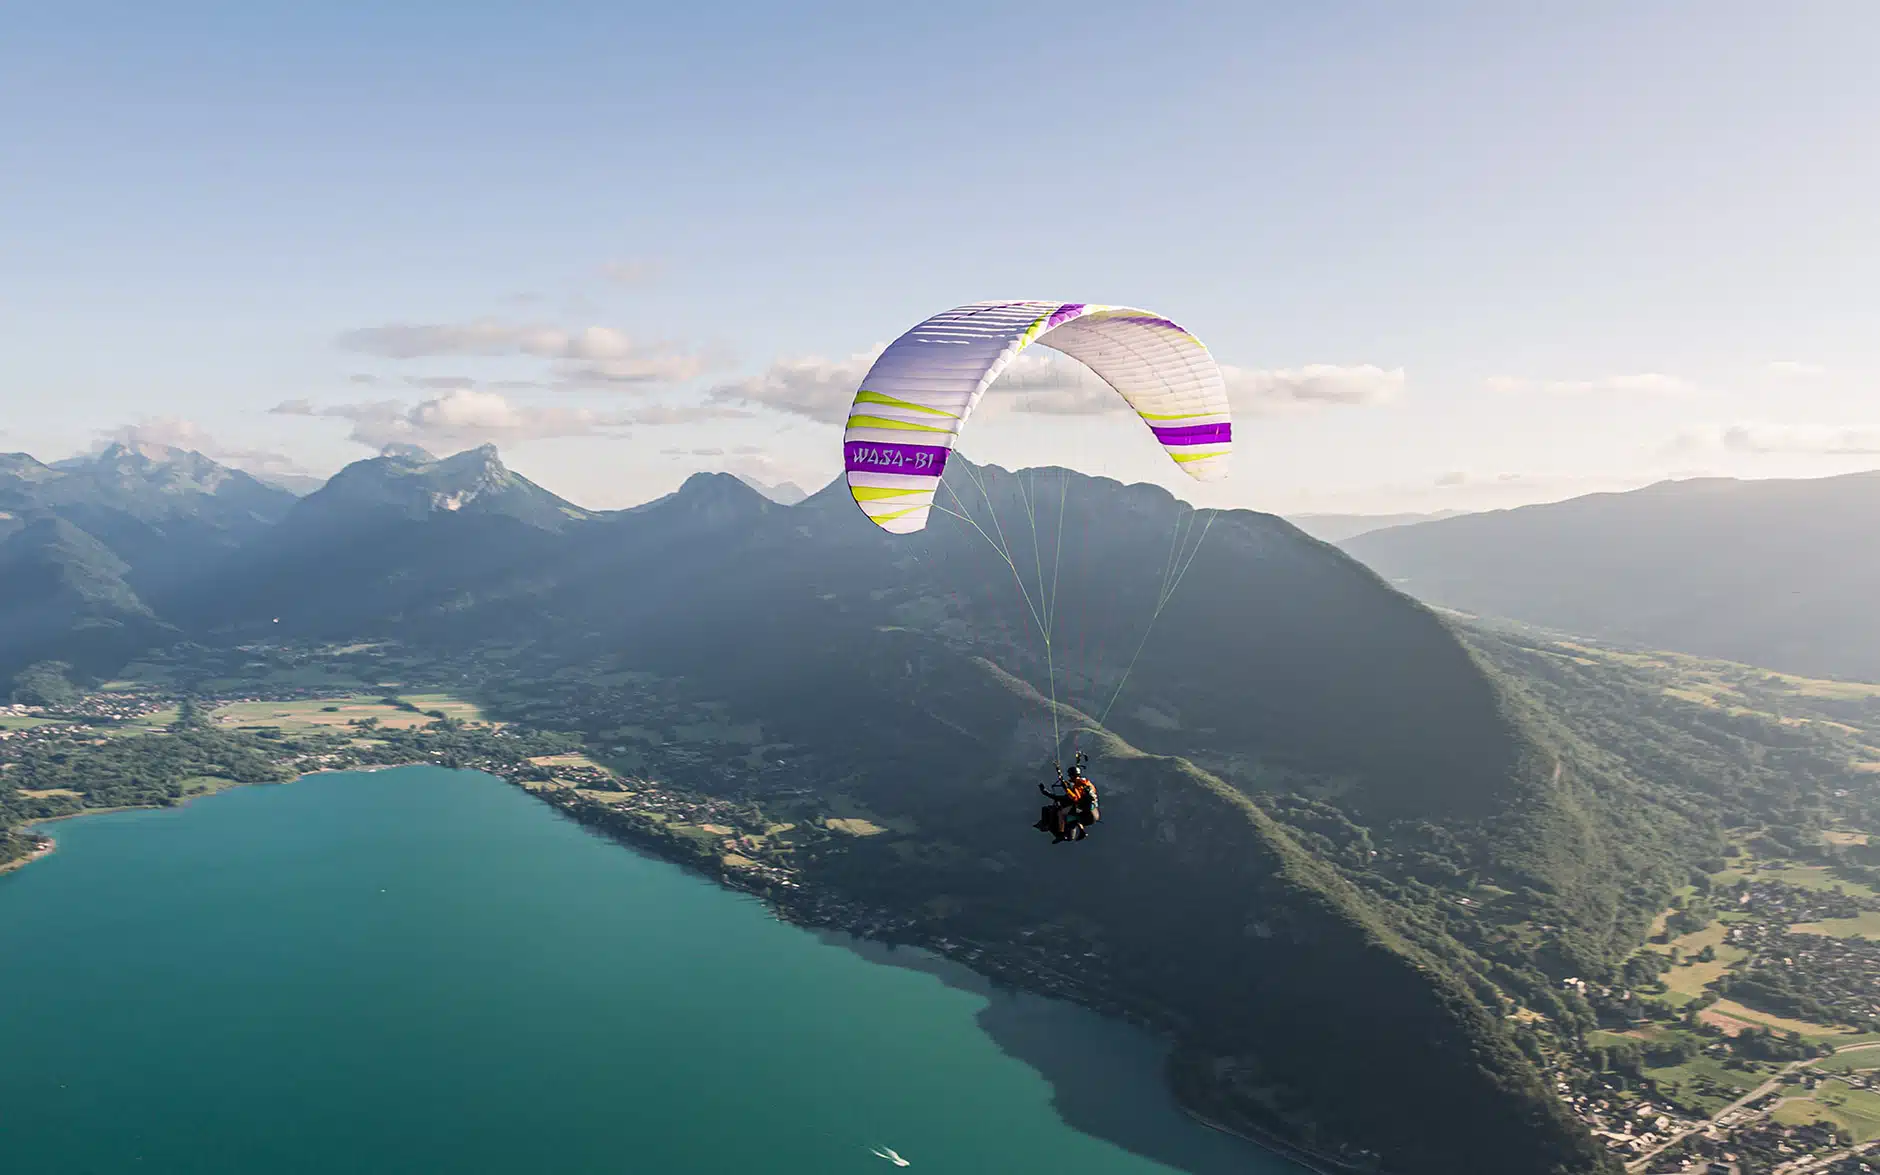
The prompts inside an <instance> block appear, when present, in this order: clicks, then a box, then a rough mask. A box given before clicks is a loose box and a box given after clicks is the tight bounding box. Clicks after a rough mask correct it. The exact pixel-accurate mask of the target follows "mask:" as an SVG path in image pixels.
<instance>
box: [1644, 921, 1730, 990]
mask: <svg viewBox="0 0 1880 1175" xmlns="http://www.w3.org/2000/svg"><path fill="white" fill-rule="evenodd" d="M1728 931H1729V927H1728V926H1726V925H1724V924H1723V923H1721V922H1713V923H1711V924H1710V925H1709V926H1706V927H1704V929H1702V930H1700V931H1698V932H1697V933H1695V934H1687V935H1684V936H1683V937H1682V938H1677V939H1673V940H1672V941H1671V943H1670V944H1669V945H1667V946H1665V947H1663V948H1653V949H1656V950H1658V951H1659V953H1660V954H1669V953H1670V950H1671V948H1672V947H1677V948H1679V950H1681V951H1682V952H1683V957H1684V958H1685V959H1686V960H1690V959H1692V958H1693V957H1694V956H1695V955H1696V954H1697V953H1698V952H1699V951H1701V950H1703V949H1704V948H1705V947H1710V948H1712V949H1713V950H1715V951H1716V953H1717V957H1716V958H1715V959H1714V960H1712V961H1711V962H1708V963H1696V962H1688V961H1687V962H1684V963H1680V964H1678V965H1676V966H1673V967H1672V968H1671V970H1669V971H1667V972H1665V974H1664V976H1663V978H1664V981H1665V986H1666V987H1668V988H1670V989H1671V991H1672V992H1673V993H1674V994H1676V995H1681V996H1686V997H1689V998H1691V999H1695V998H1696V997H1697V996H1700V995H1702V994H1703V993H1704V987H1705V986H1706V985H1707V984H1709V983H1711V982H1712V981H1714V980H1715V979H1716V978H1717V977H1718V976H1720V975H1722V974H1723V973H1724V972H1725V971H1728V970H1729V969H1730V966H1731V965H1732V964H1734V963H1738V962H1741V961H1742V960H1743V959H1744V958H1746V957H1747V956H1748V954H1749V952H1748V951H1745V950H1744V949H1743V948H1741V947H1733V946H1726V945H1724V941H1723V936H1724V935H1725V934H1726V933H1728Z"/></svg>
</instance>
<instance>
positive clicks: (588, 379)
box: [337, 320, 720, 386]
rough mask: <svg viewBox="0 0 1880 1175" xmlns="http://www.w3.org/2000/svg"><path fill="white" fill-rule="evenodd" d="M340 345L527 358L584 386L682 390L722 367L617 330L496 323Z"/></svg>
mask: <svg viewBox="0 0 1880 1175" xmlns="http://www.w3.org/2000/svg"><path fill="white" fill-rule="evenodd" d="M337 341H338V344H339V346H340V347H342V348H344V349H346V350H348V351H357V352H360V353H362V354H366V355H378V356H382V357H384V358H386V359H425V358H435V357H438V356H490V357H496V356H506V355H526V356H531V357H533V358H536V359H550V360H559V361H563V370H561V371H560V372H559V374H560V375H561V378H562V380H563V382H565V383H570V384H579V385H582V386H605V385H609V384H620V383H629V384H642V383H680V382H683V381H685V380H689V379H695V378H697V377H698V376H700V375H702V374H704V373H705V372H706V371H708V370H710V369H711V368H712V367H714V366H717V365H718V363H719V362H720V357H718V356H715V355H712V354H709V353H706V352H690V351H686V350H684V349H682V348H680V347H677V346H675V345H674V344H671V343H664V342H650V343H649V342H641V341H638V340H636V339H634V338H633V337H631V336H630V335H627V334H626V333H624V332H622V331H619V330H616V329H614V328H613V327H610V326H585V327H580V328H578V329H574V330H568V329H564V328H562V327H558V326H531V325H520V324H512V323H502V322H495V321H490V320H483V321H478V322H467V323H391V324H389V325H386V326H367V327H360V328H358V329H357V330H349V331H346V332H344V333H342V334H341V335H340V336H339V338H338V340H337Z"/></svg>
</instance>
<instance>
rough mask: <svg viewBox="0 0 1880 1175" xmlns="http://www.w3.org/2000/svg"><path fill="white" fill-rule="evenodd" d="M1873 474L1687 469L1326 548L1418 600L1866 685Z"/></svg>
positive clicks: (1879, 643)
mask: <svg viewBox="0 0 1880 1175" xmlns="http://www.w3.org/2000/svg"><path fill="white" fill-rule="evenodd" d="M1876 536H1880V471H1875V472H1871V473H1855V474H1848V475H1845V476H1841V477H1824V478H1813V479H1807V480H1766V481H1736V480H1731V479H1727V478H1694V479H1690V480H1685V481H1667V482H1660V483H1658V484H1657V485H1652V486H1647V487H1645V488H1644V489H1639V490H1633V491H1631V492H1628V493H1614V494H1591V495H1587V496H1585V497H1579V498H1572V499H1569V500H1567V501H1564V502H1554V503H1549V504H1547V505H1540V506H1523V507H1521V508H1519V509H1515V510H1496V511H1492V512H1488V513H1483V514H1470V515H1465V516H1462V517H1459V518H1448V519H1443V520H1439V521H1431V522H1423V523H1419V524H1415V525H1409V526H1397V527H1391V528H1388V529H1382V530H1375V531H1371V532H1369V533H1366V534H1360V535H1357V536H1355V537H1352V538H1349V539H1346V540H1344V541H1343V542H1342V543H1341V544H1340V545H1341V546H1342V547H1343V548H1344V549H1345V550H1346V551H1348V552H1349V553H1350V554H1352V555H1353V556H1355V557H1356V558H1358V559H1359V560H1361V561H1363V562H1364V563H1365V564H1367V565H1368V566H1370V567H1372V568H1373V569H1375V570H1376V571H1377V572H1378V573H1379V574H1380V575H1382V576H1384V577H1385V578H1386V579H1388V580H1389V581H1390V582H1391V583H1393V584H1395V585H1396V586H1398V587H1400V588H1402V589H1403V590H1404V591H1406V592H1409V593H1411V594H1412V595H1414V596H1416V597H1417V598H1418V599H1421V600H1424V601H1427V602H1429V603H1432V604H1438V605H1441V606H1443V607H1448V608H1454V609H1457V610H1460V611H1463V612H1469V613H1476V614H1479V615H1484V616H1495V617H1502V618H1506V619H1511V620H1517V621H1521V622H1524V623H1527V624H1532V625H1537V626H1540V627H1543V628H1549V629H1554V630H1558V631H1562V632H1567V633H1574V634H1579V635H1582V636H1589V637H1595V638H1600V639H1604V640H1607V641H1614V642H1622V643H1628V644H1633V645H1642V646H1647V647H1651V648H1661V649H1675V650H1679V651H1682V652H1687V653H1694V654H1697V655H1700V656H1707V657H1719V658H1724V659H1728V660H1733V661H1740V662H1744V663H1747V664H1752V665H1760V666H1766V667H1769V668H1772V669H1781V670H1786V671H1788V672H1792V673H1799V674H1806V675H1813V676H1823V677H1836V676H1839V677H1851V678H1859V679H1865V680H1875V679H1880V619H1876V612H1875V608H1874V601H1876V600H1880V541H1877V540H1876Z"/></svg>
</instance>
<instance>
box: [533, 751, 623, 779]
mask: <svg viewBox="0 0 1880 1175" xmlns="http://www.w3.org/2000/svg"><path fill="white" fill-rule="evenodd" d="M529 762H531V763H533V764H535V765H536V766H537V767H590V768H592V769H594V770H595V771H599V772H602V773H603V774H606V775H613V774H615V772H614V771H613V770H612V769H611V768H609V767H607V766H606V765H605V764H602V763H596V762H595V761H594V760H592V759H590V758H588V757H587V756H586V755H577V754H569V755H537V756H536V757H535V758H533V759H530V760H529Z"/></svg>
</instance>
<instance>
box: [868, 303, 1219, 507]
mask: <svg viewBox="0 0 1880 1175" xmlns="http://www.w3.org/2000/svg"><path fill="white" fill-rule="evenodd" d="M1033 343H1037V344H1039V345H1040V346H1044V347H1049V348H1050V349H1052V350H1055V351H1061V352H1063V353H1064V354H1066V355H1069V356H1070V357H1071V358H1073V359H1076V360H1077V361H1079V362H1080V363H1082V364H1083V365H1084V366H1086V367H1088V368H1089V369H1090V370H1091V371H1093V372H1095V373H1096V374H1097V376H1098V377H1099V378H1101V379H1102V380H1103V381H1104V382H1105V383H1107V384H1108V385H1109V386H1110V387H1112V388H1114V389H1115V390H1116V392H1117V394H1119V395H1120V396H1122V398H1123V399H1124V400H1125V401H1126V402H1127V403H1128V404H1129V406H1130V407H1131V408H1133V409H1135V410H1136V413H1137V414H1138V415H1139V416H1141V417H1142V421H1143V423H1144V424H1146V425H1147V426H1148V428H1149V431H1150V433H1151V434H1152V435H1153V436H1154V437H1155V439H1156V441H1157V442H1159V443H1160V444H1161V445H1162V447H1163V449H1164V450H1165V451H1167V453H1168V455H1169V457H1170V458H1172V459H1173V460H1174V461H1175V463H1176V465H1177V466H1178V467H1179V468H1180V469H1181V470H1182V471H1183V472H1185V473H1187V474H1188V475H1189V476H1190V477H1193V478H1195V479H1196V480H1198V481H1212V480H1215V479H1218V478H1221V477H1225V476H1226V475H1227V460H1226V458H1227V454H1228V453H1229V451H1230V450H1231V449H1232V447H1233V445H1232V441H1233V423H1232V417H1231V414H1230V413H1229V411H1228V406H1227V388H1226V385H1225V383H1224V382H1223V380H1222V378H1221V370H1220V368H1219V367H1218V366H1216V364H1215V362H1214V357H1213V356H1212V355H1210V354H1208V349H1207V348H1206V347H1204V346H1202V344H1201V340H1199V339H1197V338H1195V337H1194V336H1193V335H1191V334H1189V333H1188V332H1187V331H1185V330H1183V329H1182V328H1181V327H1179V326H1177V325H1176V324H1175V323H1173V322H1170V321H1169V320H1168V319H1166V318H1163V317H1162V316H1160V315H1158V314H1153V313H1151V312H1149V311H1146V310H1138V309H1135V308H1133V307H1128V306H1098V305H1092V304H1088V303H1083V302H975V303H972V304H971V305H967V306H959V307H955V308H954V309H952V310H948V311H946V312H945V313H943V314H936V315H934V316H933V317H932V318H929V319H927V320H926V321H925V322H923V323H921V324H920V325H918V326H916V327H914V328H913V329H912V330H910V331H908V332H907V333H906V334H904V335H902V336H901V337H900V338H898V339H896V340H895V341H894V342H893V343H892V344H890V345H889V347H888V349H887V350H886V351H884V352H882V355H881V357H880V358H879V359H877V360H875V365H874V366H873V367H871V368H870V369H869V371H868V375H867V376H866V377H865V378H864V379H863V380H862V385H861V389H860V390H859V391H857V392H856V393H855V402H854V403H853V404H852V405H851V406H850V408H849V419H848V427H847V429H846V431H845V432H844V433H843V436H842V458H843V467H844V468H845V469H846V470H847V475H848V484H849V491H850V493H852V494H854V496H855V502H856V504H857V505H858V506H860V507H861V508H862V511H863V513H865V514H867V515H868V516H869V518H870V519H872V520H873V521H874V523H875V524H876V525H877V526H879V527H881V528H882V529H883V530H886V531H890V532H892V533H894V534H910V533H912V532H914V531H917V530H920V529H922V528H923V527H925V526H926V525H927V517H928V514H929V512H930V511H931V509H932V506H933V499H934V492H935V491H936V489H938V487H939V484H940V478H941V475H942V474H944V473H945V471H946V463H947V456H948V455H949V454H950V453H951V452H952V451H953V447H954V445H955V443H956V442H957V441H958V439H959V434H960V430H961V429H962V428H964V427H965V424H966V419H967V417H968V416H970V415H971V414H972V411H973V409H974V408H975V407H976V406H977V405H978V403H979V400H980V397H981V396H983V395H984V394H985V392H986V389H987V388H988V387H990V386H991V385H992V383H993V381H995V380H997V379H998V378H999V375H1000V373H1001V372H1003V371H1004V370H1005V369H1006V367H1007V366H1008V365H1009V364H1010V363H1011V362H1012V360H1013V359H1014V358H1016V357H1017V355H1018V354H1019V352H1020V351H1023V350H1024V349H1025V348H1026V347H1028V346H1030V345H1031V344H1033Z"/></svg>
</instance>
